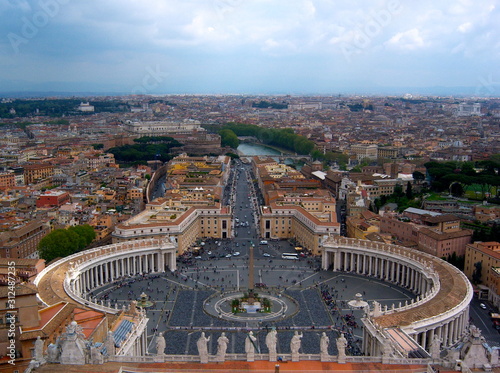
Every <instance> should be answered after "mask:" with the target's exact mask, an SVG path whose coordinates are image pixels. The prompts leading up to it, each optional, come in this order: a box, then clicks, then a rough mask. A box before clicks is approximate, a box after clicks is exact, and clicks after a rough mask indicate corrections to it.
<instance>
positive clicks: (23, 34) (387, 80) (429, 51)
mask: <svg viewBox="0 0 500 373" xmlns="http://www.w3.org/2000/svg"><path fill="white" fill-rule="evenodd" d="M0 16H1V19H2V22H1V23H0V36H1V38H0V91H3V92H5V91H26V90H30V91H47V90H49V91H72V92H90V91H93V92H121V93H291V94H301V93H308V94H314V93H328V94H330V93H331V94H336V93H349V92H351V93H352V92H357V93H391V92H401V93H404V92H407V91H409V93H419V91H422V92H424V91H425V90H426V89H429V88H433V87H434V88H433V89H437V90H442V91H445V92H450V94H452V93H454V92H457V91H460V90H463V89H466V90H469V92H472V93H474V92H475V93H476V94H480V95H489V96H492V95H494V96H500V0H439V1H436V0H419V1H414V0H0ZM436 87H438V88H436ZM464 87H465V88H464ZM445 92H443V93H445Z"/></svg>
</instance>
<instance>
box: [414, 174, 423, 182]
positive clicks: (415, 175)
mask: <svg viewBox="0 0 500 373" xmlns="http://www.w3.org/2000/svg"><path fill="white" fill-rule="evenodd" d="M413 178H414V179H415V180H416V181H417V182H421V181H424V180H425V175H424V174H423V173H421V172H420V171H414V172H413Z"/></svg>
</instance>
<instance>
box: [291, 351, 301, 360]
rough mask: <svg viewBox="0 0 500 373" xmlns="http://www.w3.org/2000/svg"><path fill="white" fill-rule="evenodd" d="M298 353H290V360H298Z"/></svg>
mask: <svg viewBox="0 0 500 373" xmlns="http://www.w3.org/2000/svg"><path fill="white" fill-rule="evenodd" d="M299 356H300V354H298V353H297V354H294V353H292V361H300V358H299Z"/></svg>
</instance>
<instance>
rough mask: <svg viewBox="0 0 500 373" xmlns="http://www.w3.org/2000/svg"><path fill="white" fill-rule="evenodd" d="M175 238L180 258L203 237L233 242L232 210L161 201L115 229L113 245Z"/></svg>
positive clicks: (217, 204) (159, 199)
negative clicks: (148, 239) (132, 241)
mask: <svg viewBox="0 0 500 373" xmlns="http://www.w3.org/2000/svg"><path fill="white" fill-rule="evenodd" d="M166 236H170V237H174V238H175V240H176V242H177V244H178V254H182V253H183V252H184V251H186V250H187V249H188V248H189V247H190V246H192V245H193V244H195V242H196V240H197V239H199V238H203V237H212V238H230V237H231V236H232V230H231V208H230V207H228V206H224V207H222V206H221V205H220V203H212V204H210V205H208V204H207V205H194V206H186V205H185V204H183V203H182V201H181V200H174V199H173V198H169V199H167V198H158V199H156V200H154V201H153V202H151V203H148V204H147V205H146V209H145V210H144V211H142V212H141V213H139V214H138V215H136V216H134V217H132V218H130V219H129V220H127V221H125V222H123V223H120V224H118V225H117V226H116V228H115V231H114V232H113V234H112V237H113V243H118V242H124V241H131V240H142V239H146V238H164V237H166Z"/></svg>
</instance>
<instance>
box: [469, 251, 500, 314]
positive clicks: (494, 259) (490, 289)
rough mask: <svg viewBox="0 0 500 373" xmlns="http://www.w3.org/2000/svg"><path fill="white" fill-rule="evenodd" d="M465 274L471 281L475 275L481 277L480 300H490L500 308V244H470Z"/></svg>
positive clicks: (479, 286) (479, 285)
mask: <svg viewBox="0 0 500 373" xmlns="http://www.w3.org/2000/svg"><path fill="white" fill-rule="evenodd" d="M479 267H480V269H478V268H479ZM478 271H479V272H480V275H479V274H478ZM464 273H465V275H466V276H467V277H468V278H469V279H470V280H471V281H472V280H473V275H474V274H476V276H477V277H479V281H480V283H479V284H477V285H478V295H479V297H480V299H488V300H490V301H491V302H492V303H493V304H494V305H495V306H497V307H499V306H500V242H474V243H470V244H468V245H467V246H466V251H465V264H464ZM474 282H475V281H474Z"/></svg>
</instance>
